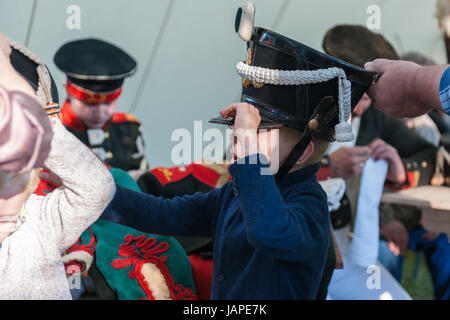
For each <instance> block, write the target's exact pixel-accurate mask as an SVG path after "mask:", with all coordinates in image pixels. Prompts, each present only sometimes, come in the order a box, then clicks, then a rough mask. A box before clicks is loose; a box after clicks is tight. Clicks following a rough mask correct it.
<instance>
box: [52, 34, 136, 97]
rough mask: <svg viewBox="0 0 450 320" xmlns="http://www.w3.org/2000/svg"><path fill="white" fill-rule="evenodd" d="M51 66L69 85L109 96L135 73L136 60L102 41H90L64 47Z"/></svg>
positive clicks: (84, 40)
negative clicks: (53, 65)
mask: <svg viewBox="0 0 450 320" xmlns="http://www.w3.org/2000/svg"><path fill="white" fill-rule="evenodd" d="M54 62H55V64H56V65H57V66H58V68H60V69H61V71H63V72H64V73H66V74H67V77H68V79H69V81H70V82H71V83H73V84H75V85H76V86H78V87H80V88H83V89H86V90H88V91H90V92H96V93H97V92H98V93H102V92H112V91H114V90H117V89H118V88H120V87H121V86H122V84H123V81H124V79H125V78H126V77H128V76H130V75H132V74H133V73H134V72H135V71H136V65H137V63H136V60H134V59H133V58H132V57H131V56H130V55H128V54H127V53H126V52H125V51H123V50H122V49H120V48H118V47H116V46H115V45H113V44H111V43H108V42H105V41H103V40H99V39H94V38H89V39H81V40H76V41H71V42H68V43H66V44H64V45H63V46H62V47H61V48H59V49H58V51H57V52H56V54H55V57H54Z"/></svg>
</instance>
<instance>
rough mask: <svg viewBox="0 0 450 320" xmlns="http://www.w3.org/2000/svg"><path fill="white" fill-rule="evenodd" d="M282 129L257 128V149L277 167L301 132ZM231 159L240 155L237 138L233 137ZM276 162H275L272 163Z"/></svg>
mask: <svg viewBox="0 0 450 320" xmlns="http://www.w3.org/2000/svg"><path fill="white" fill-rule="evenodd" d="M291 131H293V130H289V129H286V128H282V129H278V128H277V129H258V131H257V140H258V150H259V151H260V152H263V153H264V154H265V155H266V156H267V158H268V160H269V161H270V162H271V163H272V165H274V166H276V167H279V166H281V164H282V163H284V161H285V160H286V159H287V157H288V155H289V153H290V152H291V150H292V148H293V147H294V146H295V145H296V144H297V143H298V141H300V138H301V134H300V133H295V132H291ZM233 147H234V148H233V160H237V159H238V158H241V157H242V154H241V153H242V151H241V150H242V149H241V146H240V145H239V142H238V140H237V138H236V137H235V138H234V146H233ZM274 162H277V163H278V165H277V163H274Z"/></svg>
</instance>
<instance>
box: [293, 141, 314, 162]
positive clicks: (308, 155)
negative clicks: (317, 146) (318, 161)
mask: <svg viewBox="0 0 450 320" xmlns="http://www.w3.org/2000/svg"><path fill="white" fill-rule="evenodd" d="M313 153H314V143H312V141H310V142H309V143H308V146H307V147H306V149H305V151H304V152H303V154H302V155H301V156H300V158H298V160H297V162H296V163H295V164H296V165H301V164H303V163H305V162H306V161H308V159H309V158H311V156H312V155H313Z"/></svg>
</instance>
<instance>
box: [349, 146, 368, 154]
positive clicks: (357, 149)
mask: <svg viewBox="0 0 450 320" xmlns="http://www.w3.org/2000/svg"><path fill="white" fill-rule="evenodd" d="M351 152H352V153H353V155H355V156H360V157H369V156H370V148H369V147H367V146H364V147H354V148H352V149H351Z"/></svg>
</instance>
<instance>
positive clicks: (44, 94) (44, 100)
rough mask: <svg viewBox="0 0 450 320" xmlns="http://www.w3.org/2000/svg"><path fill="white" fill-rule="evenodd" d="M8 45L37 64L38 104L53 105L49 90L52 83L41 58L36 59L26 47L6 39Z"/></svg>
mask: <svg viewBox="0 0 450 320" xmlns="http://www.w3.org/2000/svg"><path fill="white" fill-rule="evenodd" d="M8 43H9V45H10V46H11V47H13V48H14V49H16V50H17V51H19V52H20V53H22V54H23V55H24V56H26V57H27V58H29V59H30V60H31V61H33V62H35V63H37V65H38V67H37V68H36V71H37V73H38V76H39V83H38V89H37V91H36V95H37V97H38V99H39V102H40V103H41V104H42V105H43V106H44V107H45V106H47V105H50V104H52V103H53V99H52V94H51V88H52V81H51V78H50V73H49V72H48V69H47V66H46V65H45V63H44V62H43V61H42V60H41V58H39V57H38V55H37V54H35V53H34V52H33V51H31V50H30V49H28V48H27V47H25V46H23V45H21V44H20V43H18V42H17V41H14V40H11V39H8Z"/></svg>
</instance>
